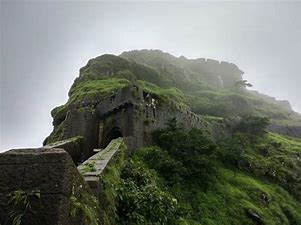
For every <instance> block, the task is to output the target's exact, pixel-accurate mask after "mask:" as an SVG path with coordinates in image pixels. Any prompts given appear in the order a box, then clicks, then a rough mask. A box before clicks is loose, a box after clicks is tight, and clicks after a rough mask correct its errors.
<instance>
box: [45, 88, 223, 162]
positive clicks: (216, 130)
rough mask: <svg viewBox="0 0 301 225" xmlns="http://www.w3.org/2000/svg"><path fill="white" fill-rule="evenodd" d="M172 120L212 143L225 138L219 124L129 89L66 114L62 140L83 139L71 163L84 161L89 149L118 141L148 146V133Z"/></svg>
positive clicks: (150, 137) (134, 145)
mask: <svg viewBox="0 0 301 225" xmlns="http://www.w3.org/2000/svg"><path fill="white" fill-rule="evenodd" d="M172 118H176V119H177V121H181V123H183V125H184V126H185V127H186V128H189V127H195V128H198V129H201V130H203V132H204V134H205V135H207V136H208V137H210V138H211V139H213V140H216V139H218V138H222V136H223V135H226V130H225V129H226V128H225V126H224V125H223V124H222V123H213V124H210V123H209V122H207V121H206V120H205V119H204V118H202V116H199V115H197V114H195V113H193V112H191V111H189V110H188V109H187V107H186V106H182V105H179V104H177V103H174V102H172V101H168V102H163V101H162V100H161V99H159V98H158V97H157V96H154V95H153V94H151V93H147V92H145V91H143V90H141V89H139V88H138V87H135V86H129V87H125V88H122V89H119V90H116V91H114V93H112V94H111V95H109V96H108V97H106V98H103V99H101V100H100V101H95V100H93V101H91V102H82V103H81V105H80V106H78V107H75V108H72V109H70V110H68V111H67V113H66V117H65V118H63V120H64V125H65V127H66V128H65V129H64V131H63V139H69V138H73V137H76V136H81V137H83V138H84V147H83V151H82V152H81V154H82V155H76V156H74V157H75V160H79V159H80V158H81V159H82V160H84V159H87V158H88V157H90V156H91V155H92V154H93V149H98V148H105V147H106V146H107V145H108V143H109V142H110V141H111V140H112V139H115V138H118V137H124V138H125V140H126V142H127V145H128V148H129V149H130V150H134V149H137V148H140V147H143V146H148V145H151V144H152V143H153V140H152V133H153V132H154V131H156V130H160V129H163V128H164V127H165V126H166V123H167V122H168V120H170V119H172ZM52 145H54V146H55V144H52ZM46 147H47V145H46ZM70 154H71V155H74V153H70Z"/></svg>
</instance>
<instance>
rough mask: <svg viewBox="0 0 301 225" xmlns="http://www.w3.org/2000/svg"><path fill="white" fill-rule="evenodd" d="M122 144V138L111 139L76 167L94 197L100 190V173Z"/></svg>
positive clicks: (122, 146)
mask: <svg viewBox="0 0 301 225" xmlns="http://www.w3.org/2000/svg"><path fill="white" fill-rule="evenodd" d="M124 146H125V145H124V140H123V138H117V139H113V140H112V141H111V142H110V143H109V145H108V146H107V147H106V148H105V149H100V150H99V152H98V153H96V154H95V155H93V156H91V157H90V158H89V159H87V160H86V161H85V162H83V164H81V165H80V166H78V167H77V168H78V170H79V172H80V173H81V174H82V176H83V177H84V180H85V181H86V182H87V184H88V185H89V186H90V188H91V190H92V191H93V193H94V195H95V196H96V197H98V194H99V190H100V178H101V175H102V174H103V173H104V171H105V168H106V167H107V165H108V164H109V163H110V162H111V161H112V160H113V159H114V156H115V155H116V154H117V152H118V151H119V150H121V149H122V148H124Z"/></svg>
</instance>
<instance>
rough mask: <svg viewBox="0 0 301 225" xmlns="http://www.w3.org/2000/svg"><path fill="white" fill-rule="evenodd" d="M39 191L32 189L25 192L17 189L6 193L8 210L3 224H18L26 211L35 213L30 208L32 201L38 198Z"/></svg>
mask: <svg viewBox="0 0 301 225" xmlns="http://www.w3.org/2000/svg"><path fill="white" fill-rule="evenodd" d="M40 197H41V195H40V191H39V190H33V191H30V192H26V191H23V190H17V191H14V192H12V193H10V194H9V195H8V198H9V200H8V205H9V212H8V215H7V219H6V222H5V225H20V224H21V223H22V218H23V217H24V216H25V215H26V214H28V213H35V211H33V209H32V202H33V201H34V200H35V199H40Z"/></svg>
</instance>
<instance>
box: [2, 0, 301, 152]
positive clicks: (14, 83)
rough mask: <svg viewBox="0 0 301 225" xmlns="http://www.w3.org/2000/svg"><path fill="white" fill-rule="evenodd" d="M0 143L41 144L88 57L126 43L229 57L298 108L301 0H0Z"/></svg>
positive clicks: (264, 88)
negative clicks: (137, 0)
mask: <svg viewBox="0 0 301 225" xmlns="http://www.w3.org/2000/svg"><path fill="white" fill-rule="evenodd" d="M0 21H1V22H0V24H1V25H0V26H1V27H0V28H1V30H0V31H1V39H0V50H1V60H0V62H1V65H0V68H1V82H0V89H1V95H0V109H1V111H0V113H1V114H0V132H1V133H0V149H1V150H6V149H9V148H16V147H37V146H41V143H42V141H43V139H44V138H45V137H46V136H48V135H49V133H50V132H51V130H52V119H51V116H50V111H51V109H52V108H54V107H55V106H58V105H61V104H63V103H65V102H66V100H67V92H68V90H69V88H70V86H71V84H72V82H73V80H74V79H75V77H76V76H78V71H79V68H80V67H82V66H84V65H85V64H86V62H87V61H88V59H90V58H92V57H95V56H98V55H101V54H104V53H114V54H120V53H121V52H123V51H126V50H131V49H143V48H147V49H161V50H164V51H166V52H169V53H171V54H173V55H176V56H180V55H184V56H186V57H188V58H198V57H204V58H213V59H217V60H224V61H229V62H233V63H235V64H236V65H238V66H239V67H240V68H241V69H242V70H243V71H245V75H244V78H245V79H247V80H248V81H249V82H251V83H252V84H253V85H254V89H257V90H259V91H261V92H263V93H266V94H269V95H271V96H274V97H277V99H288V100H289V101H290V102H291V104H292V106H293V108H294V110H296V111H299V112H301V90H300V89H301V2H294V1H290V2H283V1H281V2H279V1H278V2H274V1H268V2H260V1H257V2H246V1H244V2H238V1H235V2H214V3H213V2H211V3H209V2H190V3H172V2H165V3H160V2H148V3H145V2H144V3H135V2H127V3H126V2H111V3H109V2H86V3H84V1H82V2H79V1H77V2H72V1H64V2H58V1H50V2H47V1H40V2H38V1H33V2H26V1H7V2H5V1H1V14H0Z"/></svg>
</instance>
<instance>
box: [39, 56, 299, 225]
mask: <svg viewBox="0 0 301 225" xmlns="http://www.w3.org/2000/svg"><path fill="white" fill-rule="evenodd" d="M242 75H243V72H242V71H241V70H240V69H239V68H238V67H237V66H236V65H234V64H231V63H226V62H222V63H220V62H218V61H214V60H206V59H187V58H185V57H183V56H181V57H179V58H177V57H174V56H172V55H170V54H168V53H164V52H162V51H159V50H141V51H130V52H124V53H122V54H121V55H120V56H114V55H102V56H99V57H96V58H94V59H91V60H90V61H89V62H88V63H87V65H86V66H84V67H83V68H81V69H80V75H79V77H78V78H76V80H75V81H74V84H73V85H72V87H71V89H70V91H69V100H68V102H67V103H66V104H64V105H62V106H59V107H57V108H55V109H53V110H52V112H51V114H52V116H53V124H54V130H53V132H52V133H51V134H50V136H49V137H48V138H47V139H46V140H45V143H51V142H55V141H58V140H61V139H63V136H64V135H63V134H64V130H65V126H66V124H65V120H66V117H67V112H68V110H70V109H73V108H76V109H77V110H79V111H80V110H86V109H87V108H89V109H90V108H91V113H93V107H94V106H95V104H97V103H99V102H100V100H101V99H103V98H105V97H106V96H109V95H111V94H112V93H114V92H115V91H116V90H119V89H122V88H124V87H127V86H135V87H139V88H140V89H142V90H145V91H146V92H149V93H152V94H153V95H154V96H156V99H158V100H159V102H160V104H168V103H169V102H173V103H174V104H178V105H181V107H182V108H186V109H188V110H191V111H193V112H195V113H197V114H201V115H203V116H204V118H206V119H207V120H208V121H209V122H211V121H221V122H222V123H224V122H226V123H227V125H230V126H233V127H235V126H240V125H241V124H244V126H243V128H244V129H236V130H235V129H233V133H232V135H231V136H230V137H229V138H228V139H226V140H222V141H220V142H217V143H212V142H211V141H210V140H207V139H206V138H205V137H204V136H203V134H202V133H200V131H198V130H194V129H192V130H185V129H184V128H182V127H180V126H179V125H178V124H172V123H171V124H169V127H168V128H166V129H164V130H161V131H159V134H157V139H156V140H157V142H155V143H154V145H156V146H154V147H151V148H145V149H140V150H139V151H136V153H134V154H132V155H130V156H128V157H127V158H126V160H125V161H124V162H123V164H122V166H121V168H118V170H117V169H116V168H111V170H110V169H109V171H111V174H110V173H109V174H108V175H107V178H106V179H107V182H108V183H109V184H110V185H108V187H107V188H108V189H107V190H106V189H105V190H104V191H105V193H106V194H107V195H108V198H109V200H110V201H108V206H107V207H108V209H110V210H111V211H112V214H113V215H111V218H108V221H114V223H113V224H223V225H227V224H229V225H230V224H235V225H236V224H237V225H238V224H266V225H269V224H275V225H276V224H279V225H280V224H281V225H282V224H287V225H289V224H301V217H300V215H301V196H300V193H301V189H300V188H301V180H300V177H301V140H300V138H293V137H289V136H282V135H279V134H275V133H269V132H265V131H263V130H262V128H263V127H264V126H263V125H265V124H261V122H262V121H263V122H264V121H265V120H260V119H259V120H256V118H258V117H269V118H270V121H271V123H272V125H271V126H272V127H271V126H270V130H273V129H274V131H277V132H279V133H285V134H288V135H292V136H295V137H297V136H299V137H301V132H300V131H301V117H300V115H299V114H297V113H295V112H293V111H292V109H291V107H290V105H289V103H288V102H286V101H277V100H276V99H274V98H272V97H269V96H266V95H262V94H260V93H258V92H255V91H249V90H247V89H246V82H244V81H243V77H242ZM69 112H70V111H69ZM250 115H252V116H251V117H250ZM250 118H255V122H254V121H253V122H252V120H251V122H250V121H248V119H250ZM174 122H175V121H174ZM178 122H181V121H178ZM233 124H234V125H233ZM257 126H258V127H257ZM254 131H255V132H254ZM257 131H258V132H257ZM108 224H110V223H108ZM111 224H112V223H111Z"/></svg>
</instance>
